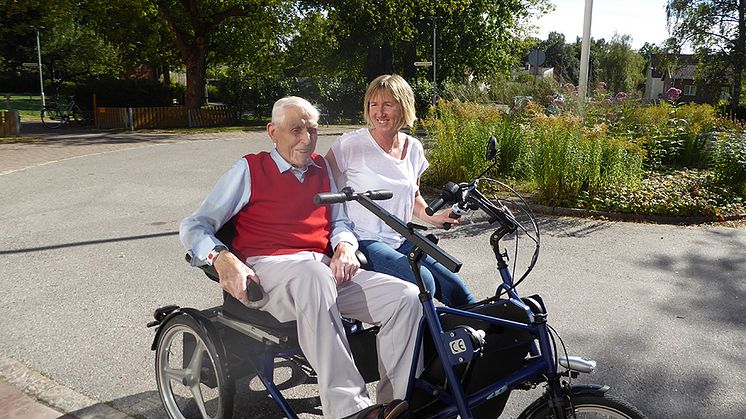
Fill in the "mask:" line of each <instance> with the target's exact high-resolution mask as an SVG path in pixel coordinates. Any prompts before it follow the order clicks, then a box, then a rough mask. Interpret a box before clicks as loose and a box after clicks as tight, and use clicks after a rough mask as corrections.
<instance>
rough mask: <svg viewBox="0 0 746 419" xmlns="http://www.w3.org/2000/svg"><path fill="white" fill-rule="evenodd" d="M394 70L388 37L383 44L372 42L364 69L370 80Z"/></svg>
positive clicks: (366, 76)
mask: <svg viewBox="0 0 746 419" xmlns="http://www.w3.org/2000/svg"><path fill="white" fill-rule="evenodd" d="M392 71H393V65H392V53H391V45H390V44H389V41H388V39H387V40H384V41H383V44H382V45H373V44H370V45H369V46H368V57H367V58H366V60H365V69H364V71H363V73H364V74H365V78H366V79H367V80H368V82H371V81H373V79H375V78H376V77H378V76H380V75H381V74H391V72H392Z"/></svg>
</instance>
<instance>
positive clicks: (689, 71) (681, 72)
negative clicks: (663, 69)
mask: <svg viewBox="0 0 746 419" xmlns="http://www.w3.org/2000/svg"><path fill="white" fill-rule="evenodd" d="M696 70H697V66H696V65H695V64H688V65H685V66H683V67H679V68H677V69H676V71H674V72H673V74H671V78H672V79H679V80H694V72H695V71H696Z"/></svg>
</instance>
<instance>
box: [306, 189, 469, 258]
mask: <svg viewBox="0 0 746 419" xmlns="http://www.w3.org/2000/svg"><path fill="white" fill-rule="evenodd" d="M456 190H458V185H456ZM392 196H393V194H392V192H391V191H387V190H376V191H366V192H355V191H354V190H353V189H352V188H350V187H349V186H348V187H345V188H343V189H342V190H341V191H340V192H339V193H319V194H316V195H315V196H314V197H313V202H315V203H316V204H317V205H327V204H335V203H340V202H346V201H356V202H358V203H359V204H360V205H362V206H363V207H364V208H365V209H367V210H368V211H370V212H371V213H373V215H375V216H376V217H378V218H379V219H381V221H383V222H384V223H385V224H386V225H388V226H389V227H391V229H393V230H394V231H396V232H397V233H399V234H401V235H402V237H404V238H405V239H406V240H409V241H410V242H411V243H412V244H414V245H415V246H417V248H419V249H421V250H422V251H423V252H424V253H425V254H427V255H429V256H431V257H432V258H433V259H435V260H436V261H437V262H439V263H440V264H441V265H443V266H445V268H446V269H448V270H449V271H451V272H458V271H459V269H461V262H460V261H459V260H458V259H456V258H454V257H453V256H451V255H449V254H448V253H446V252H445V251H444V250H443V249H441V248H440V247H438V246H437V245H436V244H435V243H433V242H432V241H431V240H430V239H429V238H427V237H425V236H423V235H422V234H420V232H419V231H416V229H414V228H410V226H408V225H407V224H406V223H404V221H402V220H401V219H400V218H398V217H396V216H394V215H393V214H391V213H390V212H388V211H386V209H384V208H383V207H381V206H380V205H378V204H377V203H375V202H373V200H380V199H389V198H391V197H392Z"/></svg>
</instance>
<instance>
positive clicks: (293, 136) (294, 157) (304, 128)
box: [267, 106, 318, 168]
mask: <svg viewBox="0 0 746 419" xmlns="http://www.w3.org/2000/svg"><path fill="white" fill-rule="evenodd" d="M317 127H318V122H317V121H316V120H315V119H311V116H310V115H308V113H307V112H305V111H304V110H303V109H302V108H299V107H297V106H288V107H286V108H285V118H283V120H282V121H281V123H280V125H275V124H272V123H269V124H267V133H268V134H269V137H270V138H271V139H272V142H274V143H275V147H277V152H278V153H280V156H282V158H283V159H285V161H287V162H288V163H290V164H291V165H293V166H294V167H298V168H300V167H303V166H305V164H306V162H307V161H308V159H309V158H310V157H311V153H313V151H314V150H315V149H316V140H317V135H318V134H317V132H316V128H317Z"/></svg>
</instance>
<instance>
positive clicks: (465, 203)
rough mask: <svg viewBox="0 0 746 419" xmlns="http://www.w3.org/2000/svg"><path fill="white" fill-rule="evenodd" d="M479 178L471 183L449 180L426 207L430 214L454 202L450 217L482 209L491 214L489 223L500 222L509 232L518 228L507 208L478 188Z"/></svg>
mask: <svg viewBox="0 0 746 419" xmlns="http://www.w3.org/2000/svg"><path fill="white" fill-rule="evenodd" d="M478 184H479V179H475V180H474V181H472V182H471V183H461V184H458V185H457V184H455V183H453V182H448V183H446V184H445V185H444V186H443V189H442V190H441V192H440V195H439V196H438V197H437V198H435V199H434V200H433V201H432V202H431V203H430V204H429V205H428V206H427V208H426V209H425V212H426V213H427V214H428V215H433V214H434V213H435V212H436V211H438V210H439V209H441V208H442V207H443V206H444V205H446V204H453V207H452V209H451V213H450V215H449V216H450V217H451V218H458V217H460V216H461V214H462V213H463V212H465V211H467V210H469V209H481V210H482V211H484V212H485V213H486V214H487V215H488V216H489V221H488V222H489V223H490V224H492V223H494V222H496V221H497V222H499V223H500V225H501V226H502V227H503V228H504V229H506V230H507V232H508V233H510V232H513V231H515V230H516V228H518V225H517V223H516V221H515V219H514V218H513V216H512V214H510V211H508V209H507V208H505V207H504V206H502V205H500V207H498V206H497V205H495V204H494V203H492V201H490V200H489V199H487V198H486V197H485V196H484V195H482V193H481V192H479V190H478V189H477V185H478Z"/></svg>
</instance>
